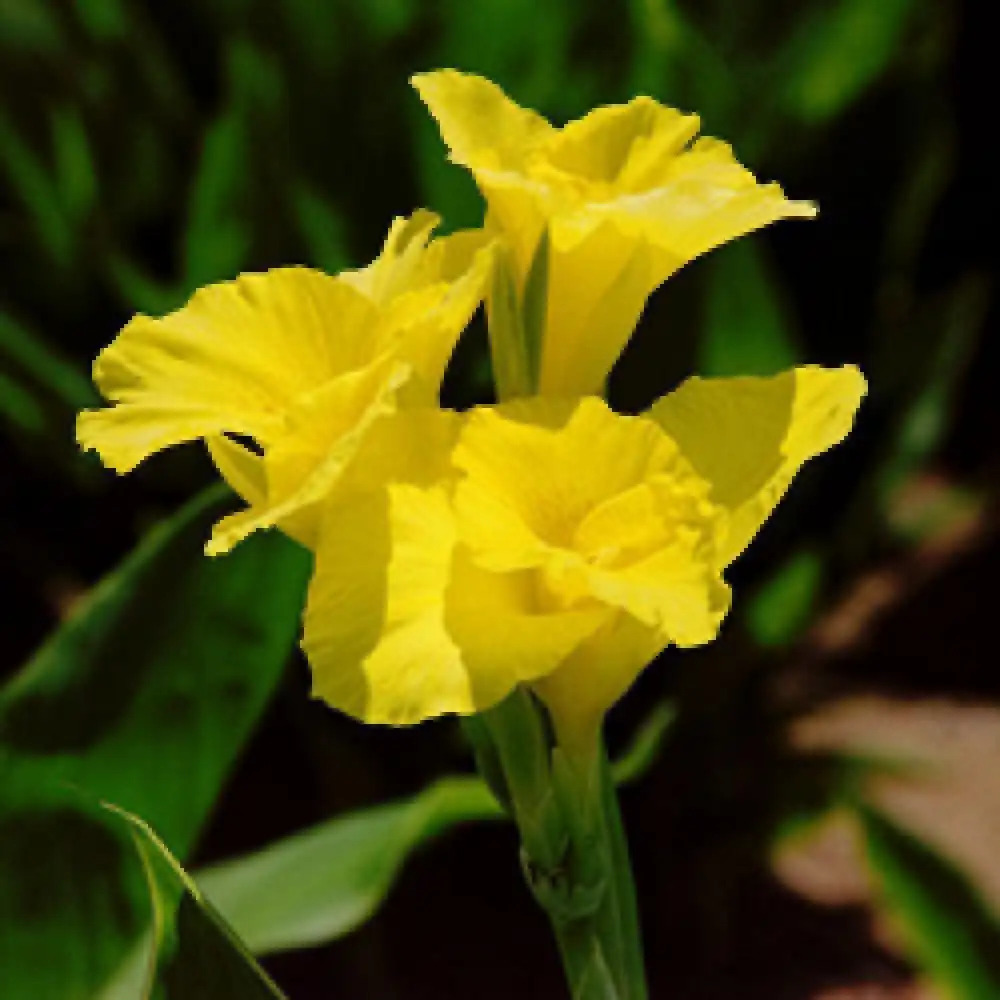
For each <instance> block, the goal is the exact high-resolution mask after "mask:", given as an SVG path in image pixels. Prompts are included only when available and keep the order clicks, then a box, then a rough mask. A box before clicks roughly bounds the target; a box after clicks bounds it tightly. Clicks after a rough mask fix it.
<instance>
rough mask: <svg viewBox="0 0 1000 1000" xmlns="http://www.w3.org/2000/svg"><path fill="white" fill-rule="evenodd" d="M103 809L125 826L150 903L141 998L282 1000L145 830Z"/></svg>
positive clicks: (144, 825)
mask: <svg viewBox="0 0 1000 1000" xmlns="http://www.w3.org/2000/svg"><path fill="white" fill-rule="evenodd" d="M106 808H107V809H109V810H110V811H112V812H113V813H114V814H116V815H117V816H119V817H120V818H121V819H122V820H123V821H124V822H125V823H126V824H127V826H128V830H129V833H130V834H131V836H132V840H133V843H134V844H135V848H136V851H137V852H138V854H139V857H140V858H141V860H142V866H143V870H144V872H145V875H146V883H147V885H148V888H149V895H150V900H151V903H152V911H153V915H154V918H153V934H152V936H151V940H147V941H146V942H145V948H146V949H150V950H151V952H152V953H151V954H149V957H148V959H147V970H148V975H147V981H146V985H145V988H144V990H143V993H142V996H143V997H152V996H156V997H157V998H158V1000H189V998H192V997H211V998H212V1000H275V998H276V997H277V998H280V997H282V996H283V994H282V993H281V991H280V990H279V989H278V987H277V986H276V985H275V984H274V983H273V982H272V981H271V979H270V978H269V977H268V975H267V974H266V973H265V972H264V970H263V969H261V967H260V966H259V965H258V964H257V963H256V962H255V961H254V959H253V957H252V956H251V955H250V953H249V951H248V950H247V949H246V947H245V946H244V945H243V943H242V942H241V941H240V940H239V938H238V937H237V936H236V935H235V934H234V933H233V932H232V930H230V928H229V927H228V926H227V925H226V922H225V921H224V920H223V919H222V918H221V917H220V916H219V914H218V913H217V912H216V911H215V910H214V909H213V907H212V906H211V905H210V904H209V903H208V902H207V901H206V900H205V898H204V897H203V896H202V894H201V891H200V890H199V889H198V887H197V885H195V883H194V881H193V880H192V879H191V877H190V876H189V875H188V874H187V873H186V872H185V871H184V869H183V868H181V866H180V864H179V863H178V862H177V860H176V859H175V858H174V857H173V856H172V855H171V853H170V852H169V851H168V850H167V848H166V846H165V845H164V843H163V841H161V840H160V838H159V837H157V835H156V834H155V833H154V832H153V830H152V829H151V828H150V826H149V825H148V824H147V823H145V822H144V821H143V820H141V819H140V818H139V817H138V816H133V815H132V814H131V813H128V812H126V811H125V810H123V809H119V808H118V807H117V806H113V805H110V804H107V805H106Z"/></svg>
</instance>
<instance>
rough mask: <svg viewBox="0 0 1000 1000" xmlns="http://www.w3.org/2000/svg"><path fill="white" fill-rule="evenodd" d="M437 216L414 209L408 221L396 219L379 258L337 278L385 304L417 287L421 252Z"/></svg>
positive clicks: (435, 223) (434, 225)
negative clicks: (401, 293)
mask: <svg viewBox="0 0 1000 1000" xmlns="http://www.w3.org/2000/svg"><path fill="white" fill-rule="evenodd" d="M440 221H441V217H440V216H439V215H436V214H435V213H434V212H430V211H428V210H427V209H423V208H421V209H417V211H415V212H414V213H413V214H412V215H411V216H409V217H408V218H404V217H397V218H394V219H393V220H392V223H391V225H390V226H389V233H388V235H387V236H386V238H385V242H384V243H383V245H382V250H381V252H380V253H379V255H378V256H377V257H376V258H375V260H373V261H372V262H371V264H369V265H368V266H367V267H362V268H358V269H356V270H350V271H344V272H342V273H341V275H340V277H341V279H342V280H344V281H346V282H347V283H348V284H349V285H351V286H352V287H354V288H356V289H357V290H358V291H359V292H362V293H363V294H365V295H366V296H367V297H368V298H370V299H372V300H374V301H375V302H379V303H385V302H388V301H390V300H391V299H393V298H395V296H397V295H399V294H400V292H403V291H407V290H410V289H413V288H415V287H419V286H420V285H422V284H424V283H425V282H424V281H422V280H421V277H422V275H421V270H422V265H423V261H424V253H425V250H426V247H427V243H428V241H429V240H430V236H431V233H432V232H433V231H434V230H435V229H436V228H437V226H438V224H439V223H440Z"/></svg>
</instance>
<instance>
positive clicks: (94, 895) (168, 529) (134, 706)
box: [0, 489, 309, 1000]
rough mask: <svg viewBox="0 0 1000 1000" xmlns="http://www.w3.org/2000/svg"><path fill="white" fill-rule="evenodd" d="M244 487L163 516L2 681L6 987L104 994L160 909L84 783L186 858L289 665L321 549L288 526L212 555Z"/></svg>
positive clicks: (1, 948)
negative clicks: (304, 546)
mask: <svg viewBox="0 0 1000 1000" xmlns="http://www.w3.org/2000/svg"><path fill="white" fill-rule="evenodd" d="M232 503H233V500H232V497H231V495H228V494H225V495H224V493H223V491H222V490H221V489H213V490H211V491H209V492H208V493H206V494H204V495H203V496H201V497H199V498H198V499H196V500H194V501H192V502H191V503H190V504H189V505H187V506H186V507H185V508H184V509H183V510H181V511H180V512H179V513H178V514H177V515H175V516H173V517H172V518H170V519H169V520H168V521H167V522H166V523H165V524H163V525H162V526H160V527H159V528H157V529H155V530H154V531H153V532H151V533H150V535H149V536H148V538H147V539H146V540H145V541H144V542H143V543H142V544H141V545H140V546H139V547H138V549H137V550H136V551H135V552H134V553H133V554H132V555H131V556H130V557H129V558H128V559H127V560H126V561H125V562H124V563H123V564H122V566H121V567H120V568H119V569H118V570H116V571H115V572H113V573H111V574H110V575H109V576H108V577H106V578H105V579H104V580H103V581H102V582H101V583H100V584H99V585H98V586H97V587H96V588H95V589H94V591H93V592H92V593H91V594H90V595H89V596H88V597H87V598H86V599H85V600H84V601H83V602H82V604H81V606H80V607H79V609H78V610H77V611H76V613H75V614H74V615H73V616H72V617H71V618H70V619H69V620H68V621H67V622H66V623H65V624H64V625H63V626H62V627H61V628H60V629H59V630H58V631H57V632H55V633H54V635H53V636H52V637H51V638H50V640H49V641H48V642H47V643H46V644H45V645H44V646H43V647H42V648H41V649H40V650H39V652H38V653H37V654H36V655H35V656H34V657H33V658H32V660H31V661H30V662H29V663H28V665H27V666H26V667H25V668H24V669H23V670H22V671H21V672H20V673H19V674H18V675H16V676H15V677H14V678H13V679H12V680H11V681H10V682H9V683H8V684H7V685H6V686H5V687H4V688H3V689H2V690H0V848H2V849H0V926H3V927H4V934H2V935H0V970H2V971H0V984H2V985H0V996H4V997H7V996H11V997H21V996H31V997H32V1000H48V998H50V997H51V998H52V1000H75V998H77V997H79V998H80V1000H91V998H92V997H93V996H94V995H95V992H96V990H97V989H98V988H99V987H101V986H102V985H104V984H105V982H106V981H107V979H108V977H109V976H110V975H111V973H112V971H113V969H114V967H115V965H116V964H117V963H118V962H120V961H122V960H123V959H124V957H125V955H126V954H127V952H128V949H129V945H130V942H132V941H134V939H135V938H136V936H137V935H138V933H139V930H140V928H141V926H142V925H143V923H144V920H145V914H144V912H143V910H142V908H141V907H140V906H139V905H138V903H137V901H136V889H135V887H136V885H139V886H140V887H141V883H139V881H138V879H139V875H140V873H139V872H138V871H137V870H136V869H134V868H133V869H131V870H130V868H129V864H128V861H127V856H123V855H122V853H121V851H120V848H119V845H118V844H117V843H116V841H115V838H114V837H113V836H111V837H109V836H108V833H107V827H106V824H105V825H101V824H100V823H99V822H98V821H96V820H95V819H94V817H93V816H91V815H89V814H87V813H86V812H83V813H81V811H80V808H79V806H78V804H77V803H76V801H75V799H74V798H73V796H72V795H71V794H70V793H71V792H72V790H73V789H77V790H79V791H78V793H77V794H78V795H80V796H83V797H85V798H86V799H105V800H108V801H114V802H116V803H120V804H121V805H122V806H123V807H125V808H127V809H128V810H129V811H131V812H134V813H136V814H142V815H144V816H145V817H147V818H148V819H149V821H150V822H151V823H155V825H156V828H157V829H158V830H159V831H160V833H161V835H162V836H163V838H164V840H165V841H166V842H167V843H168V844H169V845H170V848H171V850H173V851H174V852H175V853H176V854H177V855H178V856H180V857H184V856H186V855H187V854H188V853H189V851H190V850H191V847H192V845H193V843H194V841H195V839H196V837H197V835H198V833H199V831H200V830H201V829H202V827H203V825H204V823H205V821H206V818H207V816H208V813H209V811H210V809H211V808H212V806H213V805H214V803H215V801H216V798H217V796H218V793H219V790H220V788H221V786H222V783H223V782H224V780H225V778H226V776H227V775H228V773H229V771H230V769H231V767H232V765H233V763H234V761H235V758H236V755H237V754H238V753H239V751H240V749H241V747H242V746H243V744H244V742H245V741H246V739H247V737H248V736H249V734H250V732H251V730H252V728H253V726H254V725H255V723H256V721H257V719H258V718H259V716H260V713H261V711H262V710H263V708H264V705H265V704H266V702H267V699H268V698H269V696H270V694H271V692H272V691H273V689H274V687H275V685H276V683H277V681H278V679H279V677H280V675H281V673H282V669H283V666H284V664H285V662H286V660H287V657H288V653H289V651H290V649H291V646H292V644H293V641H294V638H295V635H296V633H297V631H298V627H299V614H300V611H301V606H302V599H303V591H304V587H305V581H306V577H307V575H308V569H309V559H308V556H307V554H306V553H305V552H304V551H302V550H301V549H299V548H298V547H297V546H295V545H294V544H293V543H292V542H290V541H288V540H287V539H285V538H284V537H282V536H279V535H276V534H275V535H262V536H261V537H259V538H254V539H249V540H248V541H247V542H246V543H244V544H242V545H240V546H239V547H238V548H237V549H236V550H235V551H234V552H233V553H232V554H231V555H229V556H225V557H222V558H219V559H215V560H212V559H208V558H207V557H205V556H204V555H203V554H202V548H203V545H204V542H205V539H206V538H207V536H208V533H209V528H210V525H211V523H212V522H213V521H214V520H215V519H216V518H217V517H218V516H219V515H220V514H221V513H222V512H223V511H224V510H226V509H228V508H230V507H231V506H232ZM67 796H69V798H67ZM26 859H30V863H27V861H26ZM8 928H17V934H12V933H9V932H8ZM95 942H97V943H96V944H95ZM112 995H113V994H112Z"/></svg>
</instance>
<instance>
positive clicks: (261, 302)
mask: <svg viewBox="0 0 1000 1000" xmlns="http://www.w3.org/2000/svg"><path fill="white" fill-rule="evenodd" d="M414 83H415V85H416V87H417V89H418V91H419V93H420V95H421V97H422V98H423V99H424V101H425V102H426V103H427V105H428V107H429V108H430V110H431V112H432V114H433V115H434V117H435V118H436V120H437V121H438V123H439V125H440V127H441V133H442V137H443V139H444V141H445V143H446V144H447V146H448V148H449V150H450V152H451V157H452V159H454V160H455V161H456V162H458V163H459V164H461V165H463V166H464V167H466V168H468V169H469V170H470V171H471V172H472V174H473V176H474V177H475V180H476V182H477V184H478V185H479V187H480V189H481V191H482V194H483V196H484V199H485V201H486V205H487V212H486V217H485V222H484V225H483V227H482V229H481V230H474V231H465V232H460V233H456V234H455V235H452V236H448V237H444V238H439V239H432V238H431V233H432V231H433V229H434V227H435V225H436V223H437V221H438V220H437V218H436V216H434V215H433V214H431V213H429V212H425V211H418V212H416V213H415V214H414V215H413V216H411V217H410V218H409V219H397V220H395V221H394V222H393V224H392V227H391V228H390V231H389V234H388V236H387V238H386V241H385V246H384V248H383V250H382V252H381V254H380V255H379V257H378V258H377V259H376V260H375V261H374V262H373V263H372V264H370V265H369V266H368V267H366V268H364V269H362V270H358V271H347V272H343V273H341V274H339V275H337V276H335V277H331V276H327V275H325V274H321V273H319V272H316V271H312V270H309V269H306V268H281V269H278V270H274V271H270V272H267V273H266V274H254V275H244V276H242V277H240V278H238V279H237V280H235V281H232V282H224V283H221V284H217V285H212V286H209V287H207V288H204V289H202V290H201V291H199V292H197V293H196V294H195V295H194V297H193V298H192V299H191V300H190V302H189V303H188V304H187V305H185V306H184V307H182V308H181V309H179V310H177V311H176V312H173V313H171V314H169V315H167V316H164V317H163V318H160V319H154V318H150V317H146V316H138V317H136V318H135V319H133V320H132V321H131V322H130V323H129V324H128V325H127V326H126V327H125V328H124V329H123V330H122V332H121V333H120V334H119V336H118V338H117V339H116V340H115V341H114V342H113V343H112V344H111V345H110V346H109V347H108V348H106V349H105V350H104V351H103V352H102V353H101V355H100V356H99V357H98V359H97V362H96V364H95V369H94V377H95V381H96V383H97V386H98V388H99V389H100V391H101V393H102V394H103V396H104V397H105V398H106V399H107V400H108V402H109V403H110V404H111V405H109V406H107V407H104V408H101V409H96V410H90V411H85V412H83V413H82V414H81V415H80V418H79V425H78V437H79V440H80V443H81V445H82V446H83V447H85V448H92V449H95V450H96V451H97V452H98V453H99V454H100V456H101V458H102V459H103V461H104V462H105V464H107V465H108V466H110V467H111V468H113V469H115V470H116V471H118V472H127V471H129V470H131V469H133V468H134V467H135V466H136V465H137V464H138V463H139V462H141V461H142V460H143V459H145V458H146V457H148V456H149V455H151V454H153V453H154V452H156V451H158V450H160V449H162V448H165V447H168V446H171V445H175V444H178V443H180V442H183V441H188V440H194V439H201V440H203V441H204V442H205V445H206V447H207V449H208V452H209V454H210V456H211V458H212V460H213V462H214V463H215V465H216V467H217V468H218V471H219V473H220V475H221V476H222V477H223V479H224V480H225V481H226V482H227V483H228V484H229V485H230V486H231V487H232V488H233V489H234V490H235V492H236V493H237V494H239V495H240V496H241V497H242V499H243V500H244V501H245V503H246V508H245V509H244V510H242V511H239V512H236V513H234V514H231V515H229V516H227V517H225V518H223V520H222V521H221V522H219V523H218V524H217V525H216V527H215V530H214V531H213V533H212V536H211V538H210V539H209V540H208V543H207V551H208V553H209V554H212V555H215V554H219V553H222V552H225V551H227V550H228V549H230V548H231V547H232V546H233V545H235V544H236V543H237V542H239V541H240V540H241V539H242V538H244V537H246V535H248V534H249V533H250V532H252V531H254V530H257V529H262V528H269V527H277V528H279V529H280V530H282V531H284V532H285V533H286V534H288V535H290V536H291V537H292V538H294V539H295V540H296V541H298V542H299V543H301V544H302V545H303V546H305V547H306V548H307V549H309V550H310V552H311V553H312V556H313V573H312V580H311V583H310V586H309V591H308V596H307V600H306V607H305V612H304V627H303V639H302V645H303V648H304V650H305V652H306V655H307V658H308V660H309V663H310V666H311V669H312V676H313V693H314V694H315V696H316V697H318V698H321V699H323V700H324V701H326V702H327V703H329V704H330V705H331V706H333V707H334V708H336V709H338V710H340V711H342V712H346V713H348V714H350V715H351V716H354V717H355V718H357V719H359V720H361V721H362V722H366V723H371V724H389V725H410V724H414V723H418V722H420V721H422V720H425V719H429V718H432V717H436V716H440V715H444V714H457V715H460V716H463V717H464V718H465V720H466V725H467V731H468V733H469V736H470V738H471V741H472V743H473V746H474V748H475V751H476V759H477V762H478V764H479V767H480V769H481V771H482V773H483V776H484V778H485V779H486V780H487V781H488V783H489V784H490V786H491V787H492V788H493V789H494V791H495V793H496V795H497V798H498V799H499V800H500V802H501V803H502V804H503V805H504V807H505V809H506V810H507V812H508V813H509V814H510V816H511V818H512V819H513V820H514V821H515V823H516V824H517V828H518V831H519V834H520V838H521V843H522V861H523V868H524V872H525V876H526V879H527V881H528V884H529V886H530V888H531V890H532V892H533V893H534V895H535V896H536V898H537V899H538V901H539V903H540V904H541V905H542V907H543V908H544V909H545V911H546V912H547V914H548V916H549V918H550V920H551V923H552V926H553V930H554V933H555V936H556V939H557V942H558V945H559V950H560V955H561V957H562V960H563V963H564V967H565V971H566V976H567V980H568V983H569V987H570V991H571V993H572V995H573V996H574V997H576V998H581V1000H583V998H609V1000H610V998H617V1000H642V998H644V997H645V996H646V995H647V991H646V985H645V976H644V972H643V959H642V948H641V934H640V929H639V924H638V917H637V913H636V904H635V890H634V885H633V880H632V872H631V869H630V865H629V861H628V852H627V848H626V843H625V837H624V832H623V830H622V827H621V820H620V815H619V812H618V807H617V801H616V798H615V793H614V790H613V786H612V784H611V781H610V779H609V769H608V763H607V758H606V753H605V750H604V747H603V743H602V735H601V733H602V725H603V720H604V717H605V715H606V713H607V712H608V710H609V709H610V708H611V707H612V705H613V704H614V703H615V702H616V701H617V700H618V699H619V698H620V697H621V696H622V695H623V694H624V692H625V691H627V690H628V688H629V686H630V685H631V684H632V682H633V681H634V680H635V679H636V677H637V676H638V674H639V673H640V672H641V671H642V670H643V669H644V667H646V666H647V665H648V664H649V663H650V662H651V661H652V660H653V659H655V658H656V656H657V655H658V654H659V653H660V652H662V651H663V650H664V649H666V648H667V647H669V646H678V647H692V646H697V645H701V644H704V643H707V642H710V641H711V640H712V639H713V638H714V637H715V636H716V634H717V633H718V630H719V627H720V624H721V622H722V620H723V618H724V617H725V615H726V613H727V611H728V609H729V606H730V600H731V593H730V588H729V586H728V584H727V583H726V580H725V572H726V569H727V567H728V566H729V565H730V564H731V563H732V562H733V560H735V559H736V558H738V557H739V555H740V553H741V552H742V551H743V550H744V549H745V548H746V546H747V545H748V544H749V542H750V541H751V539H752V538H753V536H754V535H755V533H756V532H757V530H758V529H759V528H760V526H761V524H762V523H763V522H764V521H765V520H766V518H767V517H768V516H769V515H770V513H771V511H772V510H773V509H774V507H775V506H776V504H777V503H778V501H779V500H780V499H781V497H782V495H783V494H784V492H785V491H786V489H787V488H788V486H789V484H790V483H791V481H792V479H793V478H794V476H795V474H796V472H797V471H798V470H799V468H800V467H801V466H802V465H803V463H805V462H806V461H807V460H808V459H810V458H812V457H813V456H815V455H818V454H820V453H821V452H823V451H825V450H827V449H828V448H831V447H832V446H833V445H835V444H837V443H838V442H839V441H841V440H842V439H843V438H844V436H845V435H846V434H847V433H848V431H849V430H850V428H851V425H852V422H853V419H854V415H855V412H856V410H857V408H858V406H859V404H860V402H861V399H862V397H863V396H864V393H865V381H864V378H863V377H862V375H861V373H860V372H859V371H858V370H857V368H855V367H853V366H850V365H847V366H845V367H842V368H820V367H815V366H803V367H800V368H796V369H793V370H790V371H786V372H783V373H781V374H779V375H776V376H774V377H770V378H759V377H734V378H719V379H702V378H698V377H693V378H690V379H688V380H687V381H685V382H684V383H683V384H682V385H680V386H679V387H677V388H675V389H674V390H673V391H671V392H668V393H666V394H665V395H664V396H662V397H661V398H660V399H658V400H657V401H656V402H655V403H654V404H653V405H652V406H651V407H650V408H649V409H648V410H646V411H645V412H644V413H641V414H638V415H635V416H624V415H620V414H617V413H615V412H614V411H613V410H612V409H611V408H610V407H609V406H608V405H607V403H606V402H605V401H604V399H603V398H602V394H603V387H604V383H605V380H606V378H607V375H608V373H609V372H610V370H611V367H612V366H613V365H614V363H615V361H616V359H617V357H618V355H619V354H620V353H621V351H622V350H623V348H624V346H625V344H626V342H627V341H628V339H629V337H630V335H631V333H632V331H633V329H634V327H635V325H636V323H637V322H638V319H639V315H640V313H641V312H642V309H643V307H644V304H645V301H646V299H647V298H648V296H649V295H650V294H651V293H652V292H653V291H654V290H655V288H656V287H657V286H658V285H659V284H660V283H662V282H663V281H664V280H665V279H666V278H668V277H669V276H670V275H671V274H672V273H673V272H674V271H676V270H677V269H678V268H680V267H682V266H683V265H684V264H685V263H686V262H688V261H690V260H692V259H693V258H694V257H696V256H698V255H699V254H701V253H704V252H706V251H708V250H710V249H711V248H713V247H715V246H718V245H719V244H721V243H724V242H726V241H728V240H731V239H734V238H736V237H738V236H741V235H744V234H746V233H748V232H749V231H751V230H753V229H755V228H758V227H760V226H763V225H766V224H768V223H771V222H773V221H776V220H778V219H781V218H786V217H809V216H812V215H813V214H814V213H815V208H814V207H813V206H812V205H811V204H809V203H805V202H795V201H790V200H788V199H786V198H785V196H784V194H783V193H782V191H781V189H780V188H779V187H778V186H777V185H775V184H765V185H762V184H759V183H758V182H757V181H756V179H755V178H754V177H753V175H752V174H751V173H750V172H749V171H748V170H746V169H745V168H744V167H743V166H741V165H740V164H739V163H738V162H737V160H736V159H735V157H734V155H733V153H732V151H731V150H730V149H729V147H728V146H727V145H725V144H724V143H722V142H719V141H718V140H714V139H705V138H703V139H698V140H695V139H694V137H695V135H696V133H697V131H698V120H697V118H696V117H695V116H692V115H684V114H681V113H680V112H678V111H675V110H673V109H671V108H666V107H663V106H661V105H660V104H658V103H657V102H655V101H653V100H651V99H649V98H637V99H635V100H633V101H632V102H630V103H629V104H627V105H622V106H610V107H604V108H599V109H597V110H595V111H593V112H591V113H590V114H588V115H587V116H585V117H584V118H582V119H580V120H578V121H575V122H571V123H570V124H568V125H566V126H565V127H563V128H561V129H558V128H555V127H553V126H552V125H550V124H549V123H548V122H547V121H545V120H544V119H543V118H541V117H540V116H538V115H537V114H535V113H534V112H531V111H528V110H525V109H523V108H520V107H518V106H517V105H516V104H515V103H514V102H512V101H511V100H510V99H509V98H508V97H507V96H506V95H505V94H504V93H503V92H502V91H501V90H500V89H499V88H498V87H496V86H495V85H494V84H492V83H490V82H489V81H487V80H484V79H481V78H479V77H476V76H472V75H467V74H462V73H458V72H456V71H453V70H443V71H439V72H435V73H428V74H423V75H420V76H418V77H416V78H415V81H414ZM484 299H485V301H486V305H487V314H488V328H489V335H490V348H491V354H492V363H493V370H494V373H495V378H496V390H497V399H498V402H497V403H496V404H495V405H491V406H480V407H476V408H474V409H472V410H470V411H467V412H461V413H460V412H455V411H450V410H446V409H443V408H441V407H440V406H439V405H438V390H439V387H440V383H441V380H442V377H443V375H444V371H445V368H446V365H447V363H448V360H449V357H450V355H451V352H452V350H453V348H454V346H455V343H456V341H457V339H458V337H459V336H460V334H461V332H462V330H463V329H464V327H465V326H466V325H467V323H468V321H469V320H470V318H471V316H472V314H473V313H474V312H475V310H476V308H477V307H478V305H479V304H480V302H481V301H483V300H484ZM667 335H672V336H677V335H678V334H677V333H676V332H674V331H668V334H667Z"/></svg>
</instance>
